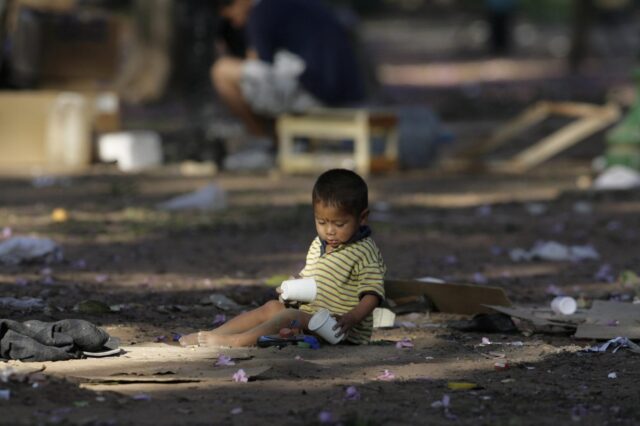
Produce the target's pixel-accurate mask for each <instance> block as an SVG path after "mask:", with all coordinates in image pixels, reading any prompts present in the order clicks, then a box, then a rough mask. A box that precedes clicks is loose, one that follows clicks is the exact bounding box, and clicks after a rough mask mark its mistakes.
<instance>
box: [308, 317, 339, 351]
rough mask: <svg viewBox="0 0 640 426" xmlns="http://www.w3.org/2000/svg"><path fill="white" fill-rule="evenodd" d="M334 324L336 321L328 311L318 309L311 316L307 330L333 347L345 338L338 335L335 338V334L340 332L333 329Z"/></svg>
mask: <svg viewBox="0 0 640 426" xmlns="http://www.w3.org/2000/svg"><path fill="white" fill-rule="evenodd" d="M336 324H337V321H336V319H335V318H334V317H332V316H331V313H330V312H329V311H328V310H326V309H320V310H319V311H318V312H316V313H315V314H313V316H312V317H311V319H310V320H309V330H310V331H312V332H314V333H316V334H317V335H318V336H320V337H322V338H323V339H324V340H326V341H327V342H329V343H331V344H332V345H335V344H336V343H338V342H340V341H341V340H342V339H344V338H345V337H346V335H345V334H340V335H338V337H336V333H339V332H340V330H334V329H333V327H334V326H335V325H336Z"/></svg>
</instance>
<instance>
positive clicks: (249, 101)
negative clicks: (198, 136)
mask: <svg viewBox="0 0 640 426" xmlns="http://www.w3.org/2000/svg"><path fill="white" fill-rule="evenodd" d="M218 7H219V11H220V15H221V16H222V17H223V18H225V19H227V20H228V21H229V22H230V24H231V25H232V26H233V27H234V28H244V30H245V38H246V44H247V51H246V55H245V57H244V58H238V57H235V56H232V55H224V56H221V57H219V58H218V59H217V60H216V61H215V62H214V64H213V67H212V68H211V78H212V82H213V85H214V88H215V89H216V91H217V93H218V95H219V96H220V98H221V99H222V100H223V101H224V103H225V104H227V105H228V106H229V108H230V109H231V111H232V112H233V113H234V114H236V115H237V116H238V117H239V118H240V119H241V120H242V122H243V123H244V125H245V126H246V129H247V131H248V133H249V135H250V136H249V139H250V141H249V142H254V145H255V142H256V141H258V145H261V146H263V147H264V146H268V148H269V149H270V150H271V151H273V150H275V144H274V139H275V138H274V136H273V118H275V117H277V116H278V115H279V114H282V113H288V112H304V111H306V110H308V109H310V108H313V107H318V106H347V105H350V104H354V103H357V102H360V101H362V100H363V99H364V97H365V81H364V78H363V75H364V74H363V72H362V71H361V69H360V65H359V61H358V59H357V55H356V52H355V49H354V45H353V40H352V37H351V34H350V31H349V30H348V29H347V28H345V27H344V26H343V25H342V24H341V22H340V21H339V19H338V17H337V15H336V14H335V13H334V11H333V10H332V9H330V8H329V7H328V6H327V5H326V4H325V3H324V2H323V1H322V0H218ZM240 154H242V153H240Z"/></svg>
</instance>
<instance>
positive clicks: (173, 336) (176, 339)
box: [171, 331, 182, 342]
mask: <svg viewBox="0 0 640 426" xmlns="http://www.w3.org/2000/svg"><path fill="white" fill-rule="evenodd" d="M181 337H182V334H180V333H176V332H175V331H172V332H171V340H173V341H174V342H179V341H180V338H181Z"/></svg>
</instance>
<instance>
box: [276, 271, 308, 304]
mask: <svg viewBox="0 0 640 426" xmlns="http://www.w3.org/2000/svg"><path fill="white" fill-rule="evenodd" d="M280 289H281V290H282V298H283V299H284V300H296V301H298V302H313V301H314V299H315V298H316V280H315V279H314V278H313V277H311V278H300V279H297V280H287V281H283V282H282V284H281V285H280Z"/></svg>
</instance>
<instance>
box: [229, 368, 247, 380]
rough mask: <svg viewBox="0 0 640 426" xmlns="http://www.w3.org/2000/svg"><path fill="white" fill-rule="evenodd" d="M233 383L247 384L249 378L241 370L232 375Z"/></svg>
mask: <svg viewBox="0 0 640 426" xmlns="http://www.w3.org/2000/svg"><path fill="white" fill-rule="evenodd" d="M233 381H234V382H241V383H247V382H248V381H249V377H248V376H247V373H245V372H244V370H243V369H242V368H241V369H239V370H238V371H237V372H235V373H234V374H233Z"/></svg>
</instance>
